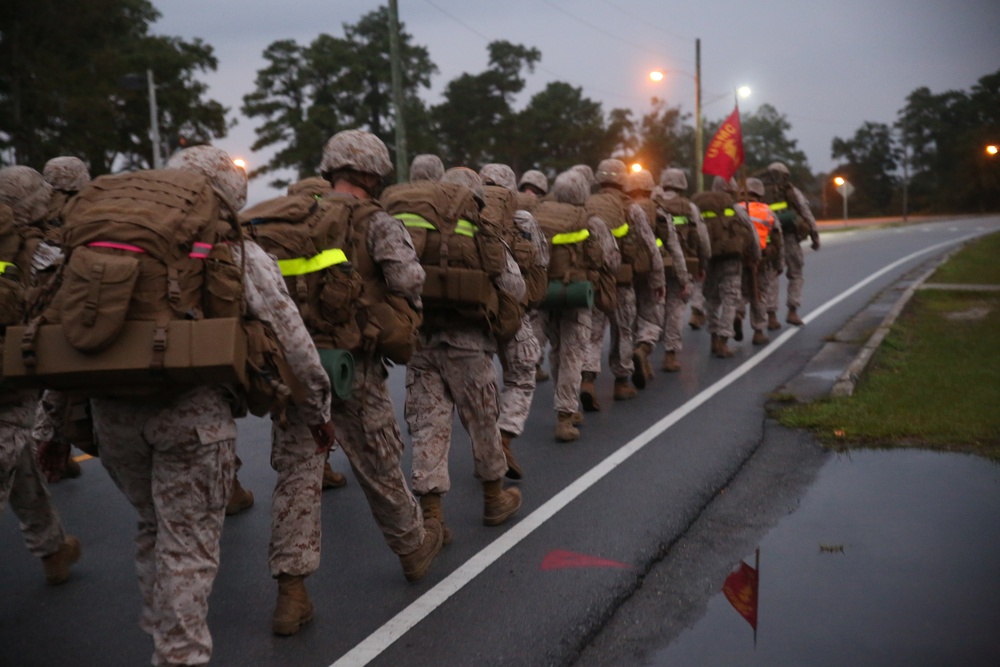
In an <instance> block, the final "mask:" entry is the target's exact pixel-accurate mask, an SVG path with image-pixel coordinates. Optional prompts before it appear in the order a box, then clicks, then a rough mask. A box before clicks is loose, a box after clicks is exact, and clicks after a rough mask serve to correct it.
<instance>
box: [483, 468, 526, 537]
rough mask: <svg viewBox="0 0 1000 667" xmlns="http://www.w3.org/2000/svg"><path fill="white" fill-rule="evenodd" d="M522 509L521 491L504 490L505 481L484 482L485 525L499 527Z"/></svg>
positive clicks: (513, 489) (514, 489)
mask: <svg viewBox="0 0 1000 667" xmlns="http://www.w3.org/2000/svg"><path fill="white" fill-rule="evenodd" d="M519 509H521V490H520V489H516V488H510V489H505V488H503V480H500V479H495V480H492V481H490V482H483V523H484V524H486V525H487V526H499V525H500V524H502V523H503V522H505V521H506V520H507V519H509V518H511V517H512V516H514V514H515V513H516V512H517V510H519Z"/></svg>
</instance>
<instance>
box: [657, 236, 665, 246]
mask: <svg viewBox="0 0 1000 667" xmlns="http://www.w3.org/2000/svg"><path fill="white" fill-rule="evenodd" d="M656 247H657V248H662V247H663V239H661V238H659V237H657V239H656Z"/></svg>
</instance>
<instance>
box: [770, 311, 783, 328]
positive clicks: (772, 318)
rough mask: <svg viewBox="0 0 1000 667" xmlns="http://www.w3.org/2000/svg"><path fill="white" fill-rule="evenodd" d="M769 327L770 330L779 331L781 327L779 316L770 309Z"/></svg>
mask: <svg viewBox="0 0 1000 667" xmlns="http://www.w3.org/2000/svg"><path fill="white" fill-rule="evenodd" d="M767 328H768V329H769V330H770V331H777V330H778V329H780V328H781V322H779V321H778V316H777V315H776V314H775V313H774V311H773V310H770V311H768V313H767Z"/></svg>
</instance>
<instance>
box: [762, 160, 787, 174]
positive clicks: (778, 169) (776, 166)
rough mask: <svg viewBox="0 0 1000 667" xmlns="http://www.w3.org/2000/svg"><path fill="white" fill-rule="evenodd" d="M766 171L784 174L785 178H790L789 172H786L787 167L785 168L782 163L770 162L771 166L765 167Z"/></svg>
mask: <svg viewBox="0 0 1000 667" xmlns="http://www.w3.org/2000/svg"><path fill="white" fill-rule="evenodd" d="M767 170H768V171H773V172H775V173H776V174H784V175H785V176H791V172H790V171H788V167H787V166H785V163H783V162H772V163H771V164H769V165H767Z"/></svg>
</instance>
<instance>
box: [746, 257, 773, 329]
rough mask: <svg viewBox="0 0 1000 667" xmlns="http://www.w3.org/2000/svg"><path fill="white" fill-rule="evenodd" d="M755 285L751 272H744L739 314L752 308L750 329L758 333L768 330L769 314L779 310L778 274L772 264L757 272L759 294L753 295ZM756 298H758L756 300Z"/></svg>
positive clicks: (762, 267) (765, 265)
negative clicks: (748, 307) (747, 308)
mask: <svg viewBox="0 0 1000 667" xmlns="http://www.w3.org/2000/svg"><path fill="white" fill-rule="evenodd" d="M752 285H753V283H752V282H751V281H750V275H749V270H747V269H744V270H743V299H742V301H741V302H740V308H739V313H740V315H741V316H742V315H743V314H744V313H745V312H746V307H747V305H748V304H749V306H750V327H751V328H753V329H754V330H756V331H764V330H766V329H767V314H768V313H773V312H775V311H776V310H777V308H778V272H777V270H776V269H775V268H774V267H773V266H771V265H770V264H762V265H761V267H760V269H759V270H758V271H757V294H756V295H754V294H752V291H753V287H752ZM755 297H756V298H755Z"/></svg>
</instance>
